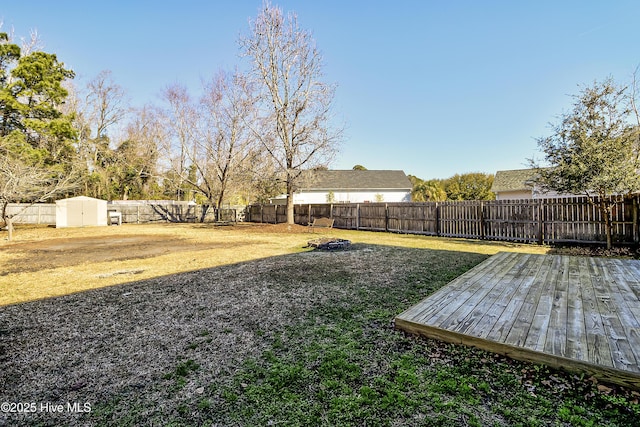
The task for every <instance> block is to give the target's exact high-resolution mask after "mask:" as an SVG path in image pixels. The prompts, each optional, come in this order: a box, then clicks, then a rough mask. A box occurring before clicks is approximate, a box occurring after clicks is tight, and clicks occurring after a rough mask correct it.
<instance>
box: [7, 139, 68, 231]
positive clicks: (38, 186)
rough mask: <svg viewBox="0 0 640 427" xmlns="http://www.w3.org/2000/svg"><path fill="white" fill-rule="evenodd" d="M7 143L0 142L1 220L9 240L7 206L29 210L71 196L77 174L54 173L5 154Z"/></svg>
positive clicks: (9, 225) (9, 228)
mask: <svg viewBox="0 0 640 427" xmlns="http://www.w3.org/2000/svg"><path fill="white" fill-rule="evenodd" d="M6 142H7V138H3V139H2V140H0V217H1V219H2V221H3V222H4V224H6V226H7V228H8V230H9V240H11V234H12V231H13V225H12V220H11V217H9V216H8V215H7V206H8V204H9V203H11V202H15V201H22V202H27V203H29V205H28V206H30V205H33V204H35V203H39V202H44V201H47V200H49V199H51V198H53V197H55V196H57V195H59V194H64V193H67V192H70V191H72V190H74V189H75V188H76V187H77V183H78V174H77V171H76V170H75V169H67V170H55V169H52V168H50V167H44V166H42V165H38V164H29V163H27V162H25V161H23V160H21V159H19V158H17V157H15V156H12V155H11V154H10V153H9V152H8V151H7V150H5V149H4V145H5V143H6ZM28 206H26V207H25V208H23V209H22V210H23V211H24V210H25V209H26V208H27V207H28ZM21 212H22V211H21ZM21 212H18V213H17V214H15V215H19V214H20V213H21Z"/></svg>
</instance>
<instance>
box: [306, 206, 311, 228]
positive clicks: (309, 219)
mask: <svg viewBox="0 0 640 427" xmlns="http://www.w3.org/2000/svg"><path fill="white" fill-rule="evenodd" d="M307 217H308V219H307V225H309V224H311V203H309V212H307Z"/></svg>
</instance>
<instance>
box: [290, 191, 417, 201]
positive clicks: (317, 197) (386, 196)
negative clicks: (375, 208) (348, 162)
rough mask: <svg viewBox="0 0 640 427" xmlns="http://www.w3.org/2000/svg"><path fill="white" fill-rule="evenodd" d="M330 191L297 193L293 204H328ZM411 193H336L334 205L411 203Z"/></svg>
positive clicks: (334, 193)
mask: <svg viewBox="0 0 640 427" xmlns="http://www.w3.org/2000/svg"><path fill="white" fill-rule="evenodd" d="M328 194H329V192H328V191H307V192H300V193H295V194H294V195H293V203H295V204H317V203H328ZM410 201H411V193H410V192H408V191H389V190H387V191H385V190H380V191H350V192H343V191H334V192H333V202H334V203H375V202H387V203H395V202H410Z"/></svg>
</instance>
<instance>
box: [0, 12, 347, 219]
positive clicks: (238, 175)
mask: <svg viewBox="0 0 640 427" xmlns="http://www.w3.org/2000/svg"><path fill="white" fill-rule="evenodd" d="M283 28H286V31H283V30H282V29H283ZM266 38H268V39H269V43H266V42H265V39H266ZM239 44H240V47H241V50H242V53H243V54H244V55H243V57H245V58H247V59H248V60H249V62H250V63H249V64H248V65H249V66H248V67H246V68H247V71H246V73H243V72H239V71H235V72H228V71H225V70H220V71H218V72H216V73H214V74H213V75H211V76H210V78H209V79H208V81H206V82H205V83H203V85H202V87H201V92H200V93H199V94H198V95H197V96H192V95H191V94H190V93H189V92H188V91H187V89H186V87H185V86H183V85H181V84H179V83H178V84H174V85H171V86H168V87H165V88H164V89H163V90H162V91H161V101H160V102H159V103H158V104H157V105H146V106H144V107H141V108H132V107H131V105H129V104H128V102H127V95H126V93H125V91H124V89H123V88H122V87H121V86H120V85H118V84H117V82H116V81H115V79H114V77H113V75H112V74H111V72H110V71H108V70H105V71H102V72H100V73H99V74H98V75H97V76H94V77H93V78H91V79H89V80H88V81H86V82H84V83H82V82H77V81H74V80H73V79H74V77H75V73H74V72H73V71H72V70H70V69H68V68H67V67H66V66H65V65H64V63H63V62H60V61H59V60H58V58H57V57H56V55H55V54H51V53H45V52H42V51H40V50H39V49H38V48H37V47H38V46H39V41H38V40H31V42H30V43H26V44H24V43H23V44H22V45H21V46H19V45H18V44H16V43H14V41H13V40H12V37H11V36H10V35H8V34H7V33H2V32H0V211H1V212H0V214H1V218H2V219H4V220H5V222H6V215H5V213H6V205H7V204H8V203H9V202H31V203H33V202H38V201H47V200H51V199H53V198H55V197H60V196H74V195H79V194H82V195H87V196H92V197H97V198H102V199H107V200H113V199H174V200H194V201H196V202H198V203H203V204H209V205H213V206H216V207H220V206H222V205H223V204H246V203H248V202H255V203H260V202H264V201H265V200H267V198H268V197H270V196H273V195H276V194H282V193H285V192H286V193H287V194H289V195H290V194H292V192H293V189H294V188H295V180H296V179H298V178H299V176H300V174H301V172H302V171H303V170H305V169H313V168H322V167H326V166H327V162H328V160H329V159H331V158H332V157H333V155H334V153H335V150H336V147H337V142H338V141H339V139H340V136H341V130H340V129H332V128H331V127H330V125H329V122H330V120H329V118H330V117H331V103H332V100H333V95H334V88H335V85H331V84H325V83H323V82H322V79H321V76H322V61H321V57H320V54H319V51H318V50H317V49H316V47H315V42H314V40H313V39H312V38H311V34H310V32H308V31H306V30H303V29H300V28H299V27H298V26H297V20H296V17H295V14H287V15H285V14H284V13H283V12H282V10H280V9H279V8H277V7H273V6H271V5H270V4H268V3H265V4H264V6H263V9H262V10H261V11H260V13H259V14H258V17H257V18H256V19H255V20H253V21H252V22H251V24H250V29H249V33H248V35H246V36H244V37H241V38H240V40H239ZM273 64H277V67H274V66H273ZM301 88H304V90H302V89H301ZM283 93H284V94H286V95H287V96H286V97H285V98H282V96H281V94H283ZM291 212H293V211H292V209H291Z"/></svg>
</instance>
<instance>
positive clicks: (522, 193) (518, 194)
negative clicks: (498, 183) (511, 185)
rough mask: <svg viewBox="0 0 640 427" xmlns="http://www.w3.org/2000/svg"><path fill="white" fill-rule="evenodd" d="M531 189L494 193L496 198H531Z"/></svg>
mask: <svg viewBox="0 0 640 427" xmlns="http://www.w3.org/2000/svg"><path fill="white" fill-rule="evenodd" d="M531 198H533V197H532V196H531V190H518V191H499V192H497V193H496V200H515V199H531Z"/></svg>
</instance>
